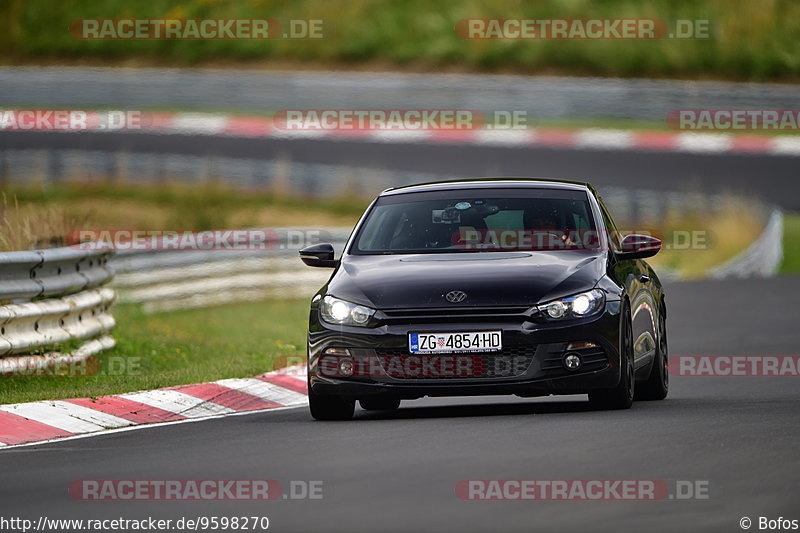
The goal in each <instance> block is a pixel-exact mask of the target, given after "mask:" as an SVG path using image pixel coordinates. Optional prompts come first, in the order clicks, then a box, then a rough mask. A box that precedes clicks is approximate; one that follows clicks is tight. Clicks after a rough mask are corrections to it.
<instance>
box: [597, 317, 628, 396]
mask: <svg viewBox="0 0 800 533" xmlns="http://www.w3.org/2000/svg"><path fill="white" fill-rule="evenodd" d="M622 316H623V317H624V318H623V319H622V323H621V324H620V330H621V331H620V365H624V366H623V368H622V369H621V372H620V374H621V375H620V378H619V384H618V385H617V386H616V387H614V388H613V389H603V390H598V391H593V392H590V393H589V402H590V403H591V404H592V405H593V406H594V407H596V408H598V409H630V407H631V405H633V396H634V386H635V383H636V378H635V377H634V373H633V334H632V332H631V330H632V328H631V317H630V313H629V312H628V308H627V306H625V307H624V308H623V310H622Z"/></svg>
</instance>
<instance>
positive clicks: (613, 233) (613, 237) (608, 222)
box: [598, 199, 621, 250]
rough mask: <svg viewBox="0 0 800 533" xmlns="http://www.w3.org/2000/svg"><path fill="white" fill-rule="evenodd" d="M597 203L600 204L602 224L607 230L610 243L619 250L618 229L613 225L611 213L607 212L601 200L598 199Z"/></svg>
mask: <svg viewBox="0 0 800 533" xmlns="http://www.w3.org/2000/svg"><path fill="white" fill-rule="evenodd" d="M598 200H599V199H598ZM598 205H599V206H600V214H601V215H602V216H603V225H604V226H605V227H606V230H607V231H608V239H609V240H610V241H611V245H612V246H613V247H614V248H616V249H617V250H619V249H620V247H621V243H620V238H619V231H617V227H616V226H615V225H614V221H613V220H612V219H611V215H609V214H608V211H607V210H606V206H604V205H603V202H602V201H598Z"/></svg>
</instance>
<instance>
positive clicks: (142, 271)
mask: <svg viewBox="0 0 800 533" xmlns="http://www.w3.org/2000/svg"><path fill="white" fill-rule="evenodd" d="M290 231H302V228H277V229H275V232H276V234H277V235H278V236H279V241H280V242H281V243H285V236H286V235H287V233H288V232H290ZM350 231H351V229H350V228H326V229H324V230H323V231H321V232H320V233H321V234H320V236H319V239H320V242H330V243H331V244H333V245H334V248H335V249H336V251H337V253H341V251H342V249H343V247H344V244H345V242H346V241H347V238H348V236H349V235H350ZM307 244H313V243H304V245H307ZM301 247H302V246H292V245H286V244H281V245H279V246H277V247H275V248H272V249H266V250H248V251H231V250H207V251H200V250H191V251H188V250H171V251H124V252H120V253H118V254H117V255H116V256H114V258H113V260H112V266H113V268H114V270H115V271H116V276H115V278H114V284H115V286H116V287H117V288H118V289H119V292H120V301H122V302H128V303H141V304H143V309H144V310H145V311H146V312H156V311H169V310H173V309H186V308H195V307H207V306H211V305H220V304H224V303H230V302H241V301H253V300H262V299H265V298H297V297H306V296H310V295H311V294H313V293H314V292H315V291H316V290H317V289H318V288H319V287H320V286H322V285H323V284H324V283H325V281H326V280H327V278H328V277H329V276H330V271H328V270H322V269H305V268H303V267H302V266H301V265H300V263H299V259H298V257H297V251H298V250H299V249H300V248H301Z"/></svg>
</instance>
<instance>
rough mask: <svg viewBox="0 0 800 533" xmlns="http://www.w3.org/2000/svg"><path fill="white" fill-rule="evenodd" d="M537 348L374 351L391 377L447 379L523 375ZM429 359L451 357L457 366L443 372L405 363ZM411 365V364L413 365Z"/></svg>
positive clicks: (532, 346) (434, 368) (395, 349)
mask: <svg viewBox="0 0 800 533" xmlns="http://www.w3.org/2000/svg"><path fill="white" fill-rule="evenodd" d="M535 351H536V346H535V345H530V344H526V345H518V346H508V347H504V348H503V350H502V351H499V352H484V353H480V352H479V353H466V354H430V355H427V354H426V355H425V356H421V355H416V354H409V353H408V350H407V349H403V348H390V349H387V348H383V349H377V350H376V351H375V353H376V355H377V357H378V360H379V361H380V364H381V367H382V369H383V371H384V372H385V373H386V374H387V375H388V376H389V377H392V378H394V379H423V380H450V379H502V378H509V379H510V378H517V377H520V376H523V375H525V373H526V372H527V371H528V368H529V367H530V366H531V363H532V362H533V355H534V352H535ZM420 357H428V358H431V361H435V360H442V358H443V357H451V358H452V359H451V361H452V360H454V359H458V360H459V361H460V363H459V366H458V367H454V368H452V369H451V370H449V371H442V368H441V367H439V366H436V365H430V366H428V367H427V368H426V366H425V365H417V366H415V367H414V371H409V365H407V364H406V362H407V361H408V359H409V358H416V359H417V360H418V359H419V358H420ZM412 366H413V365H412Z"/></svg>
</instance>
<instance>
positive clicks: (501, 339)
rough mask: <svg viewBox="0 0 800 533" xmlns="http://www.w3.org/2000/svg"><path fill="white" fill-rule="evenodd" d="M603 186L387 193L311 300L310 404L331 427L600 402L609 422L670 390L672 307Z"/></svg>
mask: <svg viewBox="0 0 800 533" xmlns="http://www.w3.org/2000/svg"><path fill="white" fill-rule="evenodd" d="M660 248H661V241H660V240H658V239H656V238H654V237H650V236H646V235H627V236H625V237H624V238H621V237H620V234H619V232H618V230H617V228H616V227H615V226H614V223H613V221H612V219H611V216H610V215H609V214H608V211H607V210H606V208H605V207H604V205H603V203H602V201H601V199H600V196H599V195H598V193H597V191H596V190H595V189H594V188H593V187H592V186H591V185H588V184H585V183H575V182H566V181H560V180H544V179H530V178H496V179H475V180H460V181H448V182H438V183H428V184H422V185H413V186H407V187H400V188H394V189H388V190H386V191H384V192H383V193H382V194H381V195H380V196H378V197H377V198H376V199H375V200H374V201H373V202H372V204H371V205H370V206H369V208H368V209H367V210H366V212H365V213H364V215H363V216H362V217H361V220H360V221H359V223H358V225H357V226H356V228H355V230H354V231H353V234H352V236H351V237H350V239H349V241H348V242H347V245H346V247H345V249H344V253H343V254H342V257H341V259H339V260H337V259H335V258H334V250H333V247H332V246H331V245H330V244H317V245H314V246H310V247H308V248H305V249H304V250H302V251H301V252H300V255H301V258H302V260H303V262H304V263H306V264H307V265H310V266H316V267H331V268H334V269H335V270H334V272H333V275H332V276H331V278H330V280H329V281H328V283H327V284H326V285H325V286H324V287H322V288H321V289H320V290H319V292H318V293H317V294H316V295H315V296H314V297H313V299H312V301H311V313H310V319H309V331H308V355H309V357H308V385H309V387H308V395H309V403H310V408H311V415H312V416H313V417H314V418H315V419H318V420H341V419H348V418H350V417H352V415H353V412H354V407H355V401H356V400H358V401H359V402H360V404H361V406H362V407H363V408H364V409H368V410H380V409H396V408H397V407H399V405H400V401H401V400H404V399H415V398H421V397H423V396H464V395H485V394H515V395H518V396H522V397H534V396H546V395H551V394H586V393H588V395H589V400H590V402H591V403H592V404H593V405H595V406H597V407H598V408H601V409H626V408H629V407H630V406H631V404H632V402H633V400H634V397H635V398H636V399H649V400H661V399H663V398H665V397H666V395H667V390H668V374H667V337H666V326H665V322H666V316H667V313H666V305H665V299H664V292H663V289H662V287H661V283H660V282H659V279H658V277H657V276H656V274H655V272H654V271H653V269H652V268H650V266H649V265H648V264H647V263H646V262H644V261H643V260H642V258H645V257H650V256H652V255H655V254H656V253H657V252H658V251H659V250H660Z"/></svg>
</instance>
